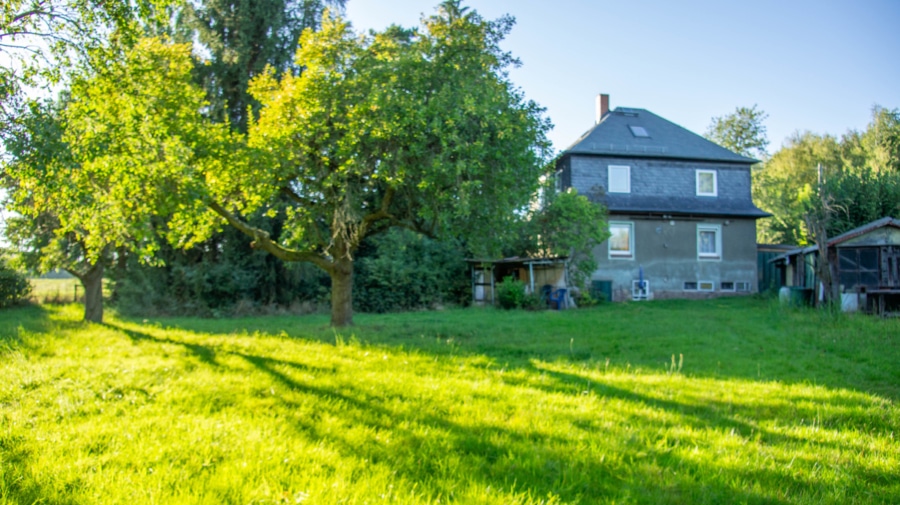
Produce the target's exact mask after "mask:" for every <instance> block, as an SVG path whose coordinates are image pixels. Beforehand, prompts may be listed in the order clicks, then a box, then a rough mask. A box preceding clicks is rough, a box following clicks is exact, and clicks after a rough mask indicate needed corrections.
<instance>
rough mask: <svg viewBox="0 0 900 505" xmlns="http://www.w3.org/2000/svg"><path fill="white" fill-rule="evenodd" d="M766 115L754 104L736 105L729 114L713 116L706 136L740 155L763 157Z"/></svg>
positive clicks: (764, 155) (764, 152)
mask: <svg viewBox="0 0 900 505" xmlns="http://www.w3.org/2000/svg"><path fill="white" fill-rule="evenodd" d="M768 117H769V115H768V114H766V113H765V112H764V111H763V110H762V109H758V108H757V106H756V105H753V107H738V108H736V109H735V110H734V112H732V113H731V114H726V115H724V116H719V117H714V118H713V119H712V122H711V123H710V125H709V128H708V129H707V130H706V138H708V139H709V140H712V141H713V142H715V143H717V144H719V145H720V146H722V147H724V148H727V149H730V150H732V151H734V152H736V153H738V154H740V155H743V156H747V157H751V158H756V159H760V160H761V159H765V158H766V148H767V147H768V146H769V139H768V137H767V136H766V125H765V124H764V122H765V120H766V118H768Z"/></svg>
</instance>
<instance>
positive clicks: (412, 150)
mask: <svg viewBox="0 0 900 505" xmlns="http://www.w3.org/2000/svg"><path fill="white" fill-rule="evenodd" d="M511 25H512V21H511V20H510V19H508V18H502V19H501V20H499V21H496V22H487V21H484V20H483V19H482V18H481V17H479V16H478V15H477V14H476V13H474V12H466V11H465V10H464V9H460V8H459V6H458V5H457V4H454V3H453V2H447V3H445V4H442V6H441V10H440V11H439V14H438V15H436V16H432V17H430V18H428V19H426V20H425V22H424V27H423V28H422V30H421V31H420V30H401V29H398V28H396V27H395V28H391V29H388V30H387V31H385V32H384V33H375V34H369V35H365V36H359V35H357V34H355V33H353V31H352V30H351V29H350V28H349V26H348V25H347V24H346V23H345V22H343V21H341V20H340V19H335V18H330V17H329V18H326V19H325V20H324V21H323V24H322V29H321V30H320V31H319V32H313V31H311V30H307V31H305V32H304V34H303V36H302V37H301V42H300V49H299V51H298V52H297V60H296V61H297V64H298V65H300V66H302V67H303V69H304V71H303V72H302V73H301V74H300V75H299V76H295V75H292V74H285V75H284V76H283V77H282V78H281V79H280V80H279V79H276V77H275V72H274V71H269V72H268V73H265V74H263V75H261V76H259V77H258V78H257V79H255V80H254V81H253V84H252V85H251V90H250V91H251V94H252V95H253V96H254V98H256V99H257V100H259V102H260V103H261V109H260V115H259V119H258V120H257V121H254V122H253V123H252V124H251V126H250V128H249V135H248V147H249V149H244V148H243V147H244V146H243V145H242V140H243V139H242V138H241V137H237V136H231V137H227V136H224V135H223V134H222V132H221V131H220V129H217V128H215V127H214V125H207V124H204V123H203V121H202V120H201V118H199V111H200V110H201V109H202V108H203V107H204V106H205V105H206V104H205V103H204V102H203V101H202V100H201V99H200V98H199V94H198V93H199V91H198V89H197V88H196V87H195V86H192V85H190V68H189V63H188V64H187V65H186V63H185V62H186V61H188V62H189V60H186V58H187V53H186V50H185V49H184V48H183V47H181V46H165V45H162V44H160V43H158V42H152V41H151V42H145V43H143V45H142V48H144V49H145V50H144V51H143V52H140V51H138V52H134V53H132V59H131V60H127V64H126V65H124V66H121V67H116V68H121V70H120V71H118V72H117V73H116V75H117V77H118V78H119V80H121V81H124V82H127V83H128V86H127V87H126V90H125V92H121V93H119V92H117V94H115V95H113V94H112V91H111V90H108V89H107V90H106V93H108V94H110V96H111V98H110V99H109V100H107V102H108V105H107V103H104V106H103V107H102V108H99V111H98V113H97V114H96V117H97V119H98V122H97V123H96V124H95V125H94V126H95V128H94V130H85V131H84V133H85V135H84V138H83V139H80V140H82V142H83V143H85V144H88V145H92V146H93V147H91V149H100V148H102V150H103V152H105V153H108V155H107V156H105V157H104V159H105V160H107V162H108V163H109V164H110V165H111V168H112V166H115V167H116V169H115V170H110V171H109V172H108V173H107V174H106V176H105V177H104V180H105V181H109V182H108V183H109V184H110V187H111V188H115V191H116V192H118V193H119V196H120V197H121V198H125V199H126V201H132V202H133V205H135V206H136V207H138V208H139V209H140V211H141V212H143V211H149V210H151V209H153V210H154V211H155V212H156V213H158V214H161V215H171V216H172V218H171V219H170V220H169V221H168V223H167V225H168V228H167V230H166V234H167V236H168V237H169V239H170V240H172V241H173V242H176V243H178V244H179V245H182V246H189V245H192V244H196V243H200V242H203V241H204V240H206V239H207V238H209V237H210V236H211V234H212V233H213V232H215V231H216V230H217V229H218V227H219V226H220V225H221V223H222V221H221V220H220V219H224V221H226V222H228V223H229V224H231V225H232V226H234V227H236V228H238V229H239V230H241V231H242V232H243V233H245V234H247V235H249V236H251V237H252V238H253V245H254V247H256V248H259V249H262V250H265V251H268V252H270V253H272V254H274V255H275V256H277V257H279V258H281V259H283V260H288V261H306V262H311V263H313V264H315V265H317V266H318V267H320V268H322V269H323V270H324V271H326V272H328V274H329V275H330V276H331V278H332V283H333V286H336V287H333V289H332V309H333V317H334V324H335V325H344V324H348V323H350V322H351V312H350V310H349V301H350V299H351V296H350V289H351V286H352V281H351V279H352V271H353V257H354V253H355V251H356V249H357V248H358V247H359V245H360V244H361V243H362V241H363V240H364V239H365V238H366V237H367V236H369V235H371V234H375V233H379V232H382V231H384V230H386V229H387V228H390V227H393V226H400V227H406V228H409V229H414V230H416V231H419V232H421V233H424V234H426V235H429V236H435V237H460V238H461V239H463V240H464V242H465V243H466V244H469V245H471V246H473V247H480V249H491V248H493V249H496V246H497V245H498V243H501V242H502V240H503V239H504V238H506V235H507V234H508V233H505V232H506V231H507V230H509V229H510V227H509V226H508V225H509V223H510V222H513V221H516V220H517V219H518V216H517V215H516V214H515V212H514V211H515V210H516V209H519V208H521V207H522V206H523V205H525V204H526V203H527V202H528V201H529V199H530V198H531V197H532V196H533V195H534V193H535V192H536V190H537V188H538V181H539V179H540V176H541V175H543V174H544V172H545V168H544V167H545V163H544V161H545V159H544V157H545V153H546V151H547V150H548V149H549V143H548V141H547V139H546V136H545V133H546V131H547V130H548V128H549V122H548V121H547V120H546V119H544V118H543V117H542V113H543V110H542V109H541V108H540V107H538V106H537V105H536V104H534V103H533V102H529V101H526V100H525V99H524V98H523V97H522V94H521V92H520V91H519V90H517V89H515V88H514V87H513V86H512V84H511V83H510V82H509V80H508V78H507V76H506V72H505V70H506V68H507V67H508V66H509V65H510V64H511V63H513V62H514V60H512V58H511V57H509V55H507V54H506V53H503V52H502V51H501V50H500V49H499V45H498V44H499V42H500V40H501V39H502V38H503V36H505V35H506V33H508V31H509V29H510V27H511ZM141 55H143V56H141ZM141 62H146V63H147V65H141V64H140V63H141ZM153 65H156V66H159V67H161V68H165V72H158V73H159V74H165V75H166V79H168V80H170V81H171V82H172V85H171V86H159V85H158V84H157V79H158V77H157V76H156V75H154V74H152V73H151V74H145V73H142V71H143V69H149V68H152V67H153ZM106 85H107V84H106V80H105V76H99V77H98V78H97V79H94V80H93V81H91V82H90V83H89V85H88V86H86V87H85V89H86V90H94V89H96V90H98V91H99V90H101V89H105V86H106ZM132 90H133V92H132ZM73 94H74V93H73ZM96 99H98V100H99V99H100V96H99V95H98V96H96ZM85 103H86V102H85ZM128 103H132V105H133V107H132V108H133V109H135V110H138V111H141V112H144V110H145V109H144V107H146V106H147V104H151V105H152V106H154V107H155V108H156V109H157V110H156V111H155V112H154V114H153V116H152V117H154V118H159V121H162V122H163V124H154V123H152V122H151V124H149V125H147V128H146V129H145V130H143V131H141V130H134V129H132V128H129V127H130V126H131V124H130V123H125V124H120V123H122V121H123V120H122V119H121V117H123V116H124V117H125V118H128V117H129V111H130V110H129V109H125V110H122V111H119V114H117V115H112V114H108V113H107V111H109V112H110V113H111V112H113V111H116V110H117V107H118V104H123V105H124V104H128ZM92 131H98V132H100V133H101V135H94V134H93V133H90V132H92ZM110 131H115V132H116V135H115V136H114V137H108V136H106V135H105V132H110ZM88 133H90V134H88ZM95 140H98V141H99V140H102V141H103V142H102V143H101V142H94V141H95ZM128 145H130V146H132V147H134V146H140V149H138V150H134V149H132V150H131V151H127V150H125V149H119V146H122V147H124V146H128ZM173 148H174V149H173ZM145 157H146V158H148V159H143V158H145ZM123 165H124V166H127V167H128V169H127V170H123V169H121V167H122V166H123ZM136 188H141V189H142V193H141V194H140V195H135V196H134V198H136V199H137V200H136V201H134V200H130V199H131V198H132V190H134V189H136ZM285 199H286V201H287V202H289V204H288V205H284V202H285ZM207 209H211V210H212V211H213V212H214V213H215V214H216V215H218V216H219V219H213V218H212V216H213V214H212V213H211V212H209V211H208V210H207ZM255 213H259V215H265V216H267V217H274V216H278V215H279V214H281V218H283V219H284V223H285V224H284V229H283V230H281V233H280V234H279V235H277V236H273V235H272V234H270V233H269V232H268V231H266V230H264V229H260V228H259V227H256V226H253V225H252V224H250V223H248V222H247V221H246V218H247V216H251V215H254V214H255ZM141 243H144V242H141ZM146 243H149V241H146ZM492 246H493V247H492Z"/></svg>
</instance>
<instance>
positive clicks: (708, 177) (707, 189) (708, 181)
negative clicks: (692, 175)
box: [697, 170, 719, 196]
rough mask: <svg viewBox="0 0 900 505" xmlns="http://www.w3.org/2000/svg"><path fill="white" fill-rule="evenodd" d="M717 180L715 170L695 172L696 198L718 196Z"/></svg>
mask: <svg viewBox="0 0 900 505" xmlns="http://www.w3.org/2000/svg"><path fill="white" fill-rule="evenodd" d="M717 179H718V177H717V176H716V171H715V170H697V196H718V195H719V184H718V182H719V181H718V180H717Z"/></svg>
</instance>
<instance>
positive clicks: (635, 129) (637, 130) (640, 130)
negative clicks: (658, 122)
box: [628, 125, 650, 138]
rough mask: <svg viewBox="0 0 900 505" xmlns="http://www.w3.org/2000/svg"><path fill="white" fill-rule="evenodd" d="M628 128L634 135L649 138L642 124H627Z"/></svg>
mask: <svg viewBox="0 0 900 505" xmlns="http://www.w3.org/2000/svg"><path fill="white" fill-rule="evenodd" d="M628 128H629V129H630V130H631V134H632V135H634V136H635V137H643V138H650V134H649V133H647V129H646V128H644V127H643V126H632V125H629V126H628Z"/></svg>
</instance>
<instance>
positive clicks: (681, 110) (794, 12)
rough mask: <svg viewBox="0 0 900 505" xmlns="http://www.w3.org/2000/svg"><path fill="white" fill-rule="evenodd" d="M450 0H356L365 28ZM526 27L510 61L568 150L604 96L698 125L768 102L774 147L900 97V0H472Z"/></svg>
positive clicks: (516, 31) (350, 10)
mask: <svg viewBox="0 0 900 505" xmlns="http://www.w3.org/2000/svg"><path fill="white" fill-rule="evenodd" d="M438 3H439V2H438V1H437V0H390V1H389V2H386V1H384V0H347V4H346V11H345V15H346V17H347V18H348V19H349V20H350V21H351V22H352V24H353V26H354V28H355V29H356V30H357V31H368V30H370V29H375V30H381V29H383V28H385V27H387V26H389V25H391V24H399V25H401V26H406V27H409V26H417V25H418V24H419V20H420V19H421V16H422V15H423V14H425V15H431V14H433V13H434V12H435V7H436V6H437V5H438ZM463 5H465V6H468V7H470V8H472V9H475V10H476V11H478V13H479V14H481V15H482V16H483V17H484V18H486V19H497V18H499V17H500V16H502V15H504V14H509V15H511V16H513V17H514V18H515V19H516V26H515V27H514V28H513V30H512V32H511V33H510V35H509V36H508V37H507V38H506V40H505V41H504V43H503V44H502V47H503V49H504V50H506V51H509V52H511V53H512V54H513V56H515V57H517V58H519V59H520V60H521V63H522V65H521V66H520V67H519V68H515V69H513V70H512V71H511V72H510V78H511V80H512V81H513V83H514V84H515V85H516V86H517V87H519V88H521V89H522V90H523V91H524V93H525V96H526V97H527V98H528V99H530V100H533V101H535V102H537V103H538V104H540V105H542V106H543V107H545V108H546V113H547V116H548V117H549V118H550V119H551V120H552V122H553V124H554V125H555V127H554V129H553V130H552V131H551V132H550V135H549V137H550V140H551V141H552V142H553V144H554V147H555V148H556V149H557V150H563V149H565V148H566V147H568V146H569V145H570V144H572V143H573V142H575V140H577V139H578V137H579V136H581V134H582V133H584V132H585V131H587V130H588V129H589V128H591V126H593V124H594V118H595V110H594V107H595V105H594V103H595V97H596V96H597V94H599V93H606V94H609V95H610V107H611V108H615V107H620V106H621V107H635V108H642V109H647V110H649V111H651V112H653V113H655V114H657V115H659V116H662V117H664V118H666V119H668V120H669V121H672V122H674V123H677V124H679V125H681V126H683V127H685V128H687V129H689V130H691V131H693V132H695V133H698V134H703V133H705V132H706V130H707V128H708V127H709V125H710V122H711V120H712V118H713V117H718V116H723V115H725V114H729V113H732V112H734V110H735V109H736V108H737V107H751V106H753V105H756V106H757V107H758V108H759V109H762V110H763V111H765V112H766V113H767V114H768V118H767V119H766V121H765V126H766V128H767V133H768V138H769V141H770V144H769V153H770V154H771V153H773V152H775V151H776V150H777V149H778V148H779V147H781V146H782V144H783V142H784V140H785V139H787V138H788V137H789V136H790V135H792V134H793V133H795V132H798V131H799V132H804V131H811V132H815V133H818V134H831V135H835V136H838V137H839V136H840V135H842V134H844V133H846V132H847V131H848V130H851V129H854V130H863V129H865V128H866V125H867V124H868V123H869V121H870V119H871V111H872V107H873V106H875V105H880V106H882V107H886V108H889V109H895V108H900V0H858V1H851V0H846V1H830V0H820V1H806V0H781V1H771V0H754V1H752V2H735V1H727V0H726V1H722V0H718V1H708V2H700V1H679V2H673V1H665V0H660V1H643V0H631V1H604V0H595V1H588V0H465V1H464V3H463Z"/></svg>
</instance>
